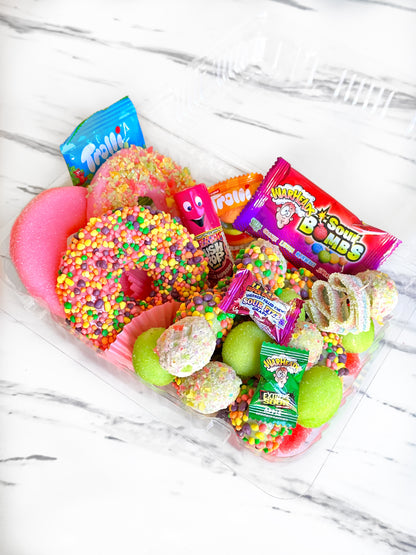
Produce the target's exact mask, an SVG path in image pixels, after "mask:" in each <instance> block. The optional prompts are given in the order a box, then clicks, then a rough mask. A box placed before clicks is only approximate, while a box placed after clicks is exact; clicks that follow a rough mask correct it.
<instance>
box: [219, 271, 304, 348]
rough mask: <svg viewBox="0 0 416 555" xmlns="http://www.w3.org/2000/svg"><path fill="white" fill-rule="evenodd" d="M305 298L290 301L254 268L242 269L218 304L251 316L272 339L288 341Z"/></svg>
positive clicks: (282, 342)
mask: <svg viewBox="0 0 416 555" xmlns="http://www.w3.org/2000/svg"><path fill="white" fill-rule="evenodd" d="M302 304H303V301H302V300H301V299H294V300H293V301H292V302H291V303H290V304H286V303H284V302H282V301H281V300H280V299H279V297H277V296H276V295H274V294H273V293H271V292H270V291H269V290H267V289H265V288H264V287H263V285H262V284H261V283H260V282H258V281H257V280H256V278H255V276H254V274H253V273H252V272H250V270H241V271H239V272H237V273H236V274H235V276H234V279H233V281H232V282H231V285H230V287H229V289H228V291H227V293H226V295H225V297H224V298H223V300H222V301H221V303H220V304H219V305H218V306H219V308H220V309H221V310H223V311H224V312H231V313H234V314H241V315H245V316H250V318H251V319H252V320H253V321H254V322H255V323H256V324H257V325H258V326H259V328H261V329H262V330H264V331H265V332H266V333H267V334H268V335H269V336H270V337H271V338H272V339H274V340H275V341H277V342H278V343H280V344H282V345H287V344H288V343H289V341H290V338H291V336H292V331H293V328H294V326H295V324H296V320H297V319H298V316H299V313H300V310H301V308H302Z"/></svg>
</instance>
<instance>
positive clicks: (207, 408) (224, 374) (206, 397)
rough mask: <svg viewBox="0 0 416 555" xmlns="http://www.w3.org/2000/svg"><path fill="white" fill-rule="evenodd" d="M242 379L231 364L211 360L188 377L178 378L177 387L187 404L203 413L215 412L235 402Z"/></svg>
mask: <svg viewBox="0 0 416 555" xmlns="http://www.w3.org/2000/svg"><path fill="white" fill-rule="evenodd" d="M240 385H241V380H240V378H239V377H238V376H237V375H236V373H235V372H234V370H233V369H232V368H231V366H228V365H227V364H224V363H223V362H216V361H214V362H209V363H208V364H206V365H205V366H204V367H203V368H202V370H198V372H195V373H194V374H192V376H188V377H187V378H176V380H175V384H174V386H175V389H176V391H177V393H178V395H179V397H180V398H181V400H182V402H183V403H184V404H185V405H188V406H189V407H191V408H193V409H194V410H196V411H197V412H200V413H202V414H213V413H215V412H217V411H219V410H221V409H224V408H226V407H227V406H228V405H229V404H231V403H233V402H234V400H235V399H236V397H237V395H238V393H239V391H240Z"/></svg>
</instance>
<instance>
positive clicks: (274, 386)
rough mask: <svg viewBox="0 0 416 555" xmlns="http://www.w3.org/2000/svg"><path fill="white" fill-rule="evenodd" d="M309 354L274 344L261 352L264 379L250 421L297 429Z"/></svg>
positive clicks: (252, 403) (260, 381)
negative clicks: (300, 397) (299, 403)
mask: <svg viewBox="0 0 416 555" xmlns="http://www.w3.org/2000/svg"><path fill="white" fill-rule="evenodd" d="M308 356H309V353H308V351H301V350H299V349H293V348H291V347H284V346H282V345H274V344H273V343H267V342H265V343H263V344H262V346H261V350H260V380H259V383H258V386H257V389H256V391H255V393H254V395H253V398H252V400H251V403H250V409H249V413H248V415H249V418H254V419H255V420H262V421H263V422H270V423H274V424H280V425H281V426H286V427H287V428H294V427H295V426H296V422H297V420H298V397H299V384H300V381H301V379H302V376H303V373H304V372H305V368H306V365H307V363H308Z"/></svg>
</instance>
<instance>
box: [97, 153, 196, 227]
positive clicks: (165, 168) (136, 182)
mask: <svg viewBox="0 0 416 555" xmlns="http://www.w3.org/2000/svg"><path fill="white" fill-rule="evenodd" d="M193 185H195V181H194V180H193V179H192V177H191V175H190V173H189V171H188V170H187V169H186V168H184V169H182V168H181V167H180V166H178V165H177V164H176V163H175V162H174V161H173V160H171V159H170V158H168V157H167V156H163V155H162V154H159V153H158V152H156V151H154V150H153V149H152V148H151V147H149V148H141V147H137V146H135V145H133V146H131V147H130V148H123V149H122V150H119V151H118V152H116V153H115V154H113V156H111V157H110V158H108V160H106V162H105V163H104V164H103V165H102V166H101V167H100V168H99V169H98V170H97V173H96V174H95V175H94V177H93V179H92V181H91V184H90V185H89V187H88V190H89V193H88V205H87V215H88V218H91V217H92V216H101V214H104V213H105V212H107V211H108V210H114V209H115V208H121V207H124V206H136V205H137V202H138V199H139V197H149V198H150V199H151V200H152V201H153V203H154V205H155V207H156V208H157V209H158V210H163V211H164V212H170V213H171V214H173V215H174V216H177V215H178V214H177V209H176V205H175V201H174V199H173V195H174V193H176V192H177V191H180V190H182V189H184V188H186V187H191V186H193Z"/></svg>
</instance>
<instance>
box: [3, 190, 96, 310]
mask: <svg viewBox="0 0 416 555" xmlns="http://www.w3.org/2000/svg"><path fill="white" fill-rule="evenodd" d="M86 197H87V191H86V189H84V188H83V187H55V188H53V189H48V190H46V191H43V192H42V193H40V194H39V195H37V196H36V197H35V198H34V199H33V200H32V201H31V202H29V204H28V205H27V206H26V207H25V208H24V209H23V211H22V212H21V214H20V215H19V217H18V218H17V220H16V221H15V223H14V225H13V228H12V231H11V236H10V254H11V258H12V261H13V263H14V265H15V267H16V270H17V273H18V274H19V277H20V279H21V280H22V283H23V284H24V286H25V287H26V289H27V291H28V292H29V293H30V294H31V295H32V296H33V297H35V298H37V299H38V300H40V301H41V302H42V303H43V304H46V305H47V307H48V308H49V310H50V311H51V312H52V313H53V314H56V315H57V316H62V317H64V315H65V313H64V310H63V306H62V305H61V303H60V302H59V299H58V296H57V294H56V290H55V287H56V278H57V275H58V268H59V265H60V261H61V257H62V254H63V253H64V252H65V250H66V248H67V238H68V237H69V236H70V235H72V234H73V233H75V232H77V231H78V230H79V229H80V228H81V227H84V226H85V224H86V222H87V215H86V214H87V199H86Z"/></svg>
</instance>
